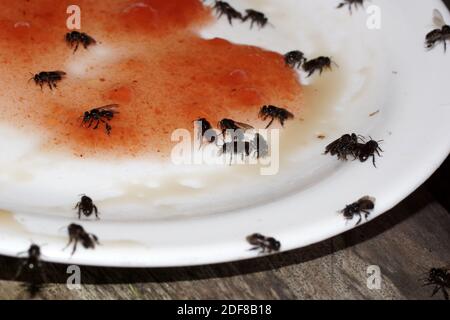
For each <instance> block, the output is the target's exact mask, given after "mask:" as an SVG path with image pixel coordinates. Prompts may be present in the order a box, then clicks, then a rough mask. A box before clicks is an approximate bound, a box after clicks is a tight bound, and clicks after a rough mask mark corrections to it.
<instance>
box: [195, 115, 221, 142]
mask: <svg viewBox="0 0 450 320" xmlns="http://www.w3.org/2000/svg"><path fill="white" fill-rule="evenodd" d="M195 124H196V126H197V127H198V130H199V132H198V137H197V139H198V141H201V142H203V140H206V141H207V142H208V143H214V142H216V141H217V133H216V131H215V130H214V129H213V127H212V125H211V123H210V122H209V121H208V120H206V119H205V118H199V119H197V120H195Z"/></svg>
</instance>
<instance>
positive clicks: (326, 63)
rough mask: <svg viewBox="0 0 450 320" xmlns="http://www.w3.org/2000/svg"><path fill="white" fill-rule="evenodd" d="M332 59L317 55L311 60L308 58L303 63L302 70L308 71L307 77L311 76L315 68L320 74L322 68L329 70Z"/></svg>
mask: <svg viewBox="0 0 450 320" xmlns="http://www.w3.org/2000/svg"><path fill="white" fill-rule="evenodd" d="M332 63H333V61H331V59H330V58H329V57H318V58H316V59H313V60H308V61H305V62H304V63H303V70H304V71H305V72H307V73H308V77H311V76H312V75H313V73H314V72H316V71H317V70H319V71H320V74H322V72H323V70H324V69H329V70H331V64H332Z"/></svg>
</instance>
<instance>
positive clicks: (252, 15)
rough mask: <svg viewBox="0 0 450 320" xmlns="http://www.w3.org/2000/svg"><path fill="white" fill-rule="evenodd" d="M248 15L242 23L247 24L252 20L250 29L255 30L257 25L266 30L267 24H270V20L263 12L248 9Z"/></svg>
mask: <svg viewBox="0 0 450 320" xmlns="http://www.w3.org/2000/svg"><path fill="white" fill-rule="evenodd" d="M245 12H246V15H245V17H244V18H243V19H242V21H244V22H246V21H247V20H250V21H251V23H250V29H252V28H253V25H254V24H255V23H256V25H257V26H258V27H260V28H264V27H265V26H266V25H267V23H269V19H268V18H267V17H266V15H265V14H264V13H262V12H259V11H256V10H253V9H248V10H245Z"/></svg>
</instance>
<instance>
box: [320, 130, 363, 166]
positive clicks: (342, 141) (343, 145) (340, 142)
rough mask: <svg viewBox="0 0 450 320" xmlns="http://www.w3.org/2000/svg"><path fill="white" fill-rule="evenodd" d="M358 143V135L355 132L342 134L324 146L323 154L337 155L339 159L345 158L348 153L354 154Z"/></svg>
mask: <svg viewBox="0 0 450 320" xmlns="http://www.w3.org/2000/svg"><path fill="white" fill-rule="evenodd" d="M357 144H358V136H357V135H356V134H355V133H352V134H344V135H343V136H342V137H340V138H339V139H337V140H335V141H333V142H332V143H330V144H329V145H327V146H326V148H325V154H328V153H329V154H331V155H332V156H335V155H337V157H338V159H339V160H344V161H345V160H347V157H348V156H349V155H352V156H354V154H355V149H356V146H357Z"/></svg>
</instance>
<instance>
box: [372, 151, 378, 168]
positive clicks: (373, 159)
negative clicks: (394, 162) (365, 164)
mask: <svg viewBox="0 0 450 320" xmlns="http://www.w3.org/2000/svg"><path fill="white" fill-rule="evenodd" d="M372 163H373V166H374V167H375V168H376V167H377V165H376V163H375V154H372Z"/></svg>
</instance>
